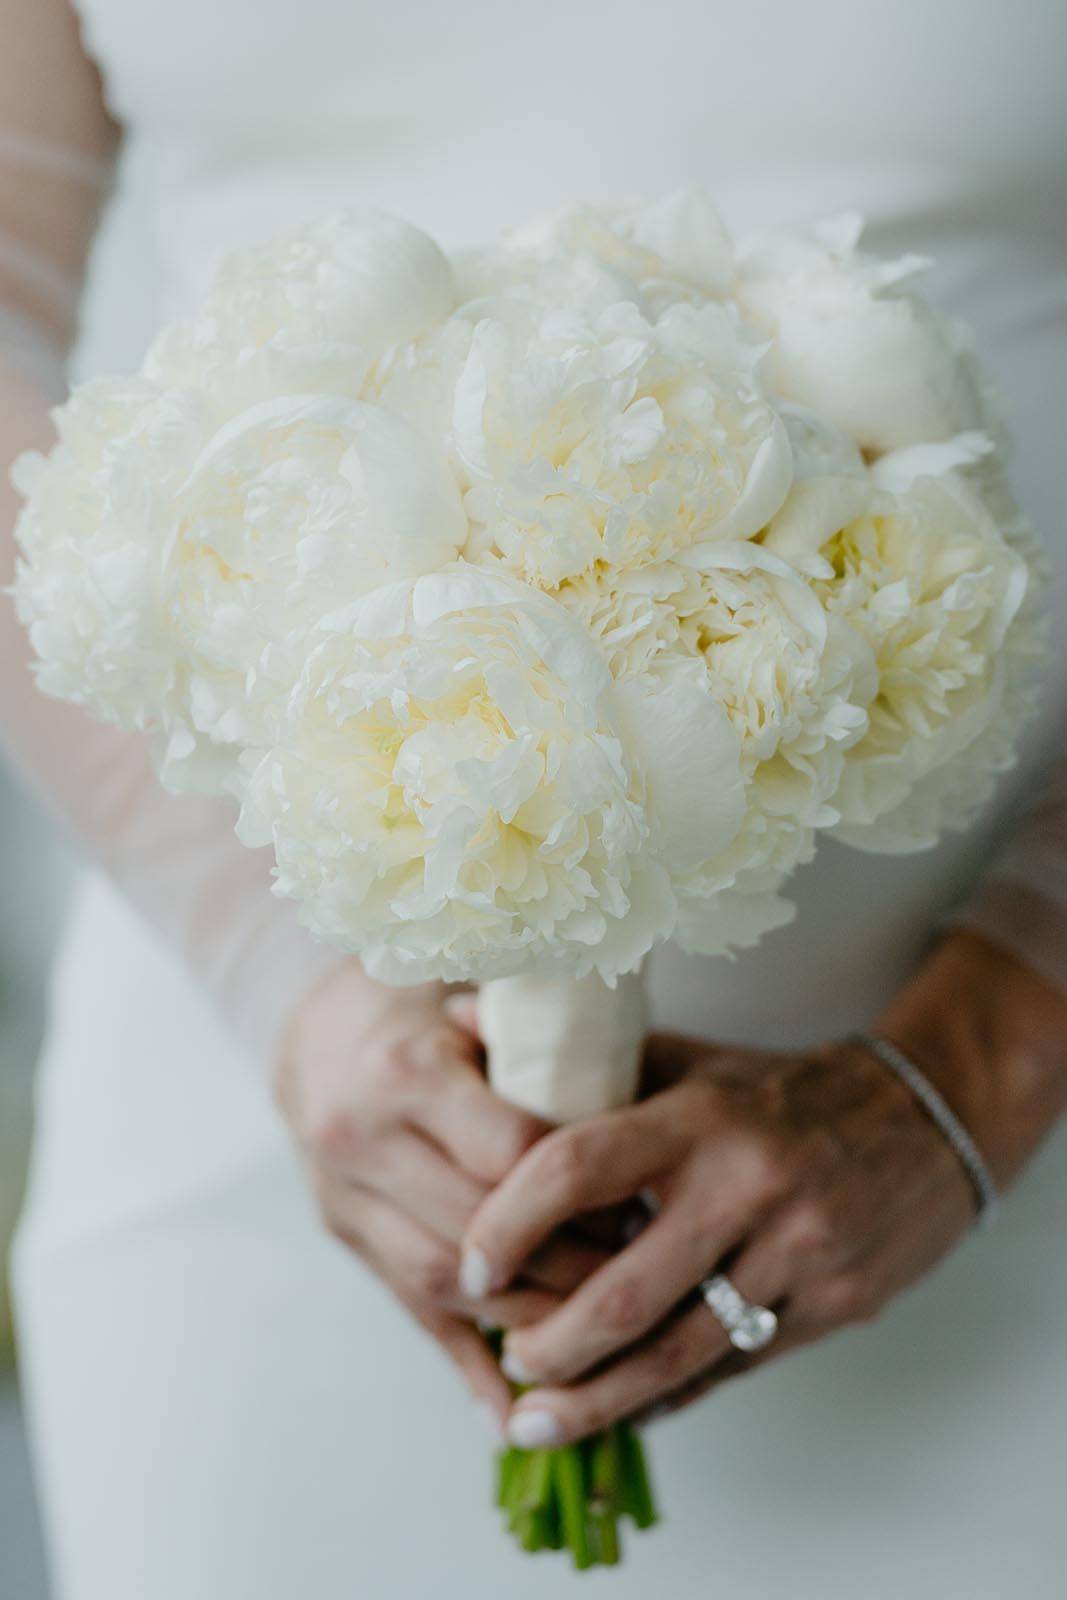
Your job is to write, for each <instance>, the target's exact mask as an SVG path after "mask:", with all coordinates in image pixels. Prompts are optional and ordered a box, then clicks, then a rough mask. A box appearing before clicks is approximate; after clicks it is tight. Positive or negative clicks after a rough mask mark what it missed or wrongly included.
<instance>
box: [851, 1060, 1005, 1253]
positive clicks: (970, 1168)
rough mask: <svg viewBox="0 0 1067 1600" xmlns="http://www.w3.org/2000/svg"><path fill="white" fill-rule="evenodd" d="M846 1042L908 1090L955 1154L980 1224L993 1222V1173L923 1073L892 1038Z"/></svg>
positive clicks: (996, 1200) (996, 1203)
mask: <svg viewBox="0 0 1067 1600" xmlns="http://www.w3.org/2000/svg"><path fill="white" fill-rule="evenodd" d="M845 1042H846V1044H856V1045H862V1047H863V1048H864V1049H865V1050H868V1051H869V1052H870V1054H871V1055H872V1056H874V1057H876V1059H877V1060H879V1061H880V1062H881V1063H882V1065H883V1067H888V1068H889V1070H890V1072H892V1073H894V1074H895V1076H896V1077H898V1078H899V1079H900V1081H901V1083H903V1084H904V1086H905V1088H907V1089H910V1090H911V1092H912V1094H913V1095H914V1096H915V1098H916V1100H918V1102H919V1104H920V1105H921V1106H922V1108H923V1110H924V1111H925V1112H926V1114H927V1116H928V1117H929V1118H930V1120H931V1122H933V1124H934V1126H935V1127H936V1128H937V1129H938V1131H939V1132H940V1133H941V1134H942V1136H943V1137H944V1138H945V1139H946V1140H947V1142H948V1143H949V1145H950V1146H951V1147H952V1149H953V1150H954V1151H955V1153H956V1155H957V1157H958V1158H959V1161H960V1164H961V1165H962V1167H963V1170H964V1171H965V1172H966V1174H967V1176H968V1178H969V1179H970V1181H971V1187H972V1188H973V1190H974V1197H975V1200H976V1202H977V1204H978V1221H979V1223H980V1224H982V1225H987V1224H988V1223H990V1222H992V1221H993V1219H994V1217H995V1216H996V1214H997V1210H998V1209H999V1206H1000V1196H999V1195H998V1193H997V1186H996V1184H995V1183H994V1182H993V1174H992V1173H991V1172H990V1170H989V1168H988V1167H987V1166H986V1163H985V1158H984V1156H983V1155H982V1152H981V1151H980V1150H979V1148H978V1146H977V1145H976V1144H975V1142H974V1140H973V1139H972V1138H971V1136H970V1134H969V1133H968V1132H967V1129H966V1128H965V1127H964V1126H963V1123H962V1122H961V1121H960V1119H959V1117H957V1115H956V1113H955V1112H954V1111H953V1109H952V1107H951V1106H950V1105H949V1103H948V1101H947V1100H946V1099H945V1097H944V1096H943V1095H942V1093H941V1091H940V1090H939V1089H935V1087H934V1085H933V1084H932V1083H931V1082H930V1080H929V1078H928V1077H927V1076H926V1074H925V1072H921V1071H920V1070H919V1068H918V1067H917V1066H916V1065H915V1063H914V1061H912V1060H911V1059H910V1058H909V1057H908V1056H906V1055H905V1054H904V1052H903V1050H901V1049H900V1047H899V1045H895V1044H894V1043H893V1041H892V1040H891V1039H883V1038H881V1037H880V1036H879V1035H877V1034H873V1033H853V1034H850V1035H849V1037H848V1039H847V1040H846V1041H845Z"/></svg>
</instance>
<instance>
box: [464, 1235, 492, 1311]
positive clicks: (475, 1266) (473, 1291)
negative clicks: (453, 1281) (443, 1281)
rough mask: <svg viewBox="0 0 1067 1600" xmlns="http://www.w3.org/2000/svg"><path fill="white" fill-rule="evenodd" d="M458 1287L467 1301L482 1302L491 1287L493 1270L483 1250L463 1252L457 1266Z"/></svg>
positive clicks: (472, 1248)
mask: <svg viewBox="0 0 1067 1600" xmlns="http://www.w3.org/2000/svg"><path fill="white" fill-rule="evenodd" d="M459 1286H460V1288H461V1289H462V1291H463V1293H464V1294H465V1295H466V1296H467V1299H468V1300H484V1299H485V1297H486V1295H487V1294H488V1293H489V1291H490V1289H491V1288H492V1287H493V1268H492V1264H491V1262H490V1260H489V1257H488V1256H487V1255H486V1253H485V1251H484V1250H479V1249H478V1248H477V1246H476V1245H475V1246H472V1247H471V1249H469V1250H466V1251H464V1253H463V1259H462V1261H461V1262H460V1264H459Z"/></svg>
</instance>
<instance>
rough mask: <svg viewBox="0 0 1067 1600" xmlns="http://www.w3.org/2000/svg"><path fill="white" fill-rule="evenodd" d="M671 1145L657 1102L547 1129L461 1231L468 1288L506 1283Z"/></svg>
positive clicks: (671, 1151)
mask: <svg viewBox="0 0 1067 1600" xmlns="http://www.w3.org/2000/svg"><path fill="white" fill-rule="evenodd" d="M664 1099H666V1096H665V1097H664ZM677 1148H678V1140H677V1137H676V1136H675V1135H674V1134H673V1133H672V1132H671V1131H670V1129H669V1126H668V1121H667V1119H666V1118H664V1117H663V1115H662V1113H661V1109H660V1106H658V1105H657V1106H654V1105H652V1104H648V1105H643V1106H635V1107H629V1108H627V1109H626V1110H624V1111H613V1112H609V1113H608V1114H607V1115H606V1116H602V1117H593V1118H591V1119H590V1120H589V1121H587V1122H579V1123H574V1124H572V1125H571V1126H570V1127H566V1128H559V1129H557V1130H556V1132H554V1133H550V1134H548V1135H547V1136H546V1137H545V1138H543V1139H541V1140H540V1141H539V1142H538V1143H537V1144H535V1145H534V1146H533V1148H532V1149H531V1150H530V1151H528V1152H527V1154H526V1155H525V1156H524V1157H523V1158H522V1160H521V1161H520V1162H519V1163H518V1165H517V1166H516V1167H515V1168H514V1170H513V1171H511V1172H510V1173H509V1174H508V1175H507V1177H506V1178H504V1179H503V1181H502V1182H501V1183H500V1184H499V1186H498V1187H497V1188H496V1189H494V1190H493V1191H492V1193H491V1194H490V1195H488V1196H487V1198H486V1199H485V1201H484V1202H483V1204H482V1205H481V1207H480V1208H479V1210H478V1211H477V1213H476V1215H475V1217H474V1220H473V1222H472V1223H471V1225H470V1227H469V1228H468V1229H467V1232H466V1234H465V1236H464V1239H463V1281H464V1284H465V1285H466V1287H467V1289H468V1292H469V1293H476V1292H477V1291H478V1289H479V1288H481V1289H482V1290H483V1291H485V1290H488V1289H489V1288H491V1287H499V1286H501V1285H503V1284H505V1283H507V1282H509V1281H510V1279H511V1278H512V1277H514V1275H515V1273H516V1272H517V1271H518V1270H519V1268H520V1266H521V1265H522V1263H523V1261H524V1260H525V1259H526V1257H527V1256H529V1255H531V1254H532V1252H533V1251H534V1250H536V1249H537V1248H538V1247H539V1246H540V1245H542V1244H543V1243H544V1242H545V1240H546V1239H547V1238H549V1236H550V1235H551V1234H552V1233H554V1232H555V1230H556V1229H557V1228H558V1227H560V1226H561V1225H562V1224H563V1223H565V1222H568V1221H569V1220H570V1219H571V1218H572V1217H576V1216H579V1215H580V1214H581V1213H582V1212H585V1211H593V1210H597V1209H599V1208H600V1207H603V1206H609V1205H614V1204H616V1203H617V1202H618V1201H620V1200H627V1199H629V1198H630V1196H631V1195H633V1194H635V1193H636V1192H637V1191H638V1190H639V1189H641V1188H642V1187H644V1186H645V1185H646V1184H648V1183H649V1182H651V1180H652V1178H653V1177H654V1176H655V1175H656V1174H657V1173H658V1172H661V1171H662V1170H663V1169H664V1168H665V1167H666V1166H667V1165H668V1164H669V1163H670V1162H671V1158H672V1157H673V1156H674V1155H675V1153H676V1151H677Z"/></svg>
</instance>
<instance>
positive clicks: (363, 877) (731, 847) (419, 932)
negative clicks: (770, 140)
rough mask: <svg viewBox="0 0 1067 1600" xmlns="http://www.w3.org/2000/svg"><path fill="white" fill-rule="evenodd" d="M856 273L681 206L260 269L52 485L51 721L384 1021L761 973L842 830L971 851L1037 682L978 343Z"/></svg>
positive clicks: (39, 550)
mask: <svg viewBox="0 0 1067 1600" xmlns="http://www.w3.org/2000/svg"><path fill="white" fill-rule="evenodd" d="M858 237H859V229H858V224H857V223H856V222H855V220H854V219H852V218H841V219H836V220H834V221H833V222H830V223H826V224H823V225H821V226H819V227H817V228H814V229H812V230H809V231H794V232H776V233H766V234H762V235H760V236H758V237H756V238H752V239H749V240H742V241H740V242H739V243H738V244H737V245H736V246H735V244H734V242H733V241H732V240H731V239H730V237H729V235H728V234H727V232H726V230H725V228H724V227H723V224H722V222H721V221H720V219H719V218H718V216H717V214H716V213H715V211H714V210H713V208H712V207H711V206H710V204H709V203H708V201H707V200H706V198H705V197H704V196H703V195H701V194H699V193H694V192H683V193H679V194H676V195H672V196H669V197H668V198H667V199H665V200H662V201H660V202H658V203H656V204H655V205H651V206H645V207H637V206H634V207H630V208H620V209H615V210H612V211H607V210H597V209H594V208H590V207H583V208H578V209H575V210H570V211H566V212H561V213H559V214H556V215H554V216H550V217H547V218H540V219H537V220H536V221H535V222H533V223H530V224H527V225H525V226H523V227H522V228H519V229H516V230H514V231H513V232H512V233H510V234H508V235H506V236H504V238H503V239H502V240H500V241H499V242H498V243H496V244H495V245H493V246H492V247H489V248H487V249H484V250H481V251H478V252H475V253H473V254H471V255H468V256H466V257H463V258H459V259H457V260H456V261H454V262H450V261H449V260H448V259H446V257H445V256H444V255H443V254H442V253H441V251H440V250H439V249H438V247H437V246H436V245H435V244H434V243H433V241H432V240H430V239H428V238H427V237H426V236H425V235H424V234H422V233H420V232H419V231H418V230H417V229H415V228H413V227H411V226H409V225H408V224H406V223H402V222H399V221H397V220H395V219H393V218H390V217H387V216H383V215H381V214H379V213H367V214H357V213H351V214H342V215H336V216H331V217H328V218H325V219H322V220H321V221H319V222H316V223H314V224H311V225H309V226H306V227H304V228H300V229H297V230H295V231H293V232H291V233H289V234H287V235H285V236H284V237H282V238H280V239H277V240H274V241H271V242H270V243H268V244H266V245H265V246H263V247H261V248H259V249H253V250H249V251H244V252H242V253H240V254H239V255H236V256H234V257H232V258H231V259H230V260H229V261H228V262H227V263H226V264H225V265H224V266H223V268H222V270H221V272H220V274H219V277H218V279H217V281H216V283H215V285H214V287H213V289H212V291H211V294H210V296H209V297H208V299H207V301H206V302H205V304H204V305H203V306H202V307H201V308H200V309H199V310H198V311H197V312H196V314H195V315H193V316H192V317H190V318H188V319H187V320H186V321H184V322H182V323H179V324H176V325H175V326H174V327H172V328H169V329H167V330H166V331H165V332H164V333H163V334H162V335H161V336H160V337H159V339H158V340H157V341H156V343H155V345H154V346H153V348H152V350H151V351H150V352H149V355H148V357H147V358H146V361H145V365H144V369H143V372H142V374H141V375H140V376H139V377H137V378H134V379H128V380H105V381H98V382H95V383H92V384H88V385H86V386H84V387H83V388H81V389H79V390H77V391H76V392H75V393H74V395H73V396H72V397H71V399H70V401H69V402H68V404H67V405H66V406H65V407H63V408H61V409H60V411H59V412H58V413H57V426H58V432H59V442H58V444H57V446H56V448H55V450H54V451H53V453H52V455H51V456H50V457H49V458H47V459H43V458H41V457H26V458H24V459H23V461H22V462H21V463H20V464H19V466H18V469H17V481H18V484H19V487H20V488H21V490H22V491H23V493H24V495H25V497H26V502H27V503H26V506H25V509H24V511H23V514H22V517H21V520H20V524H19V530H18V532H19V539H20V543H21V549H22V562H21V567H20V573H19V579H18V586H17V597H18V603H19V606H20V610H21V613H22V615H23V617H24V618H25V620H26V622H27V623H28V625H29V627H30V629H31V633H32V638H33V643H34V646H35V649H36V652H37V655H38V658H39V664H38V669H37V670H38V674H39V680H40V683H41V686H42V688H44V689H45V690H46V691H47V692H49V693H51V694H56V695H61V696H65V697H67V698H69V699H72V700H76V701H78V702H79V703H81V704H83V705H85V706H87V707H88V708H89V709H91V710H92V711H94V712H95V713H96V714H97V715H100V716H102V717H105V718H108V719H110V720H112V721H115V722H118V723H119V724H121V725H122V726H124V727H128V728H135V729H143V730H148V731H150V732H151V733H152V735H153V737H154V739H155V746H156V750H157V756H158V761H159V767H160V772H161V776H162V777H163V780H164V782H166V783H167V784H168V785H169V786H171V787H174V788H181V787H187V786H190V785H194V784H195V785H199V786H202V787H208V788H213V789H218V790H224V791H226V792H229V793H231V794H233V795H234V796H235V798H236V800H237V802H238V803H239V805H240V821H239V829H240V833H241V836H242V837H243V838H244V839H245V841H246V842H247V843H249V844H256V845H269V846H271V847H273V850H274V853H275V857H276V864H277V865H276V888H277V890H278V892H279V893H282V894H285V895H289V896H292V897H294V898H295V899H296V900H298V901H299V902H300V904H301V908H302V915H303V917H304V920H305V922H306V923H307V925H308V927H309V928H311V929H312V931H313V932H315V933H316V934H317V935H318V936H319V937H321V938H324V939H327V940H329V941H331V942H333V943H335V944H337V945H338V946H340V947H341V948H343V949H346V950H349V951H352V952H358V953H360V954H361V955H362V957H363V959H364V961H365V962H366V964H367V965H368V967H369V968H370V970H372V971H373V972H375V973H376V974H378V975H379V976H381V977H383V978H385V979H387V980H388V981H391V982H400V983H404V982H417V981H421V980H423V979H426V978H430V977H445V978H450V979H458V978H463V979H485V978H492V977H500V976H505V975H507V974H510V973H517V972H522V971H530V970H536V971H543V972H550V973H553V974H556V975H568V974H569V975H576V976H577V975H582V974H584V973H587V972H591V971H596V972H599V973H600V974H601V975H602V976H603V977H604V978H606V979H607V980H608V981H609V982H610V981H613V980H614V979H615V978H616V977H617V976H618V975H620V974H622V973H625V972H628V971H632V970H634V969H635V968H636V967H637V966H638V965H639V964H640V961H641V960H642V958H643V956H644V955H645V954H646V952H647V951H648V950H649V949H650V948H651V947H652V946H653V945H654V944H656V943H658V942H660V941H662V940H665V939H668V938H675V939H677V940H679V941H680V942H681V943H682V944H683V945H685V946H686V947H687V948H689V949H691V950H694V951H700V952H707V953H716V952H723V951H728V950H730V949H732V948H738V947H741V946H744V945H746V944H750V943H752V942H754V941H755V940H756V939H758V938H759V937H760V936H761V935H762V934H763V933H765V932H766V931H767V930H768V929H770V928H772V927H774V926H776V925H778V924H780V923H781V922H783V921H786V920H788V917H789V915H790V907H789V903H788V901H787V899H785V898H784V896H783V893H782V891H783V887H784V885H785V883H786V881H787V879H788V877H789V875H790V873H791V872H792V871H793V870H794V869H795V868H796V867H797V865H798V864H799V863H801V862H803V861H806V860H808V859H810V857H811V855H812V853H813V851H814V848H815V843H816V839H817V836H818V835H819V833H820V832H822V831H832V832H833V833H834V834H835V835H836V836H837V837H839V838H841V839H843V840H845V841H846V842H848V843H851V844H855V845H857V846H860V847H862V848H867V849H876V850H907V849H919V848H923V847H924V846H927V845H929V844H931V843H932V842H933V841H934V840H935V839H936V838H937V837H938V835H939V834H940V832H941V831H942V830H943V829H944V828H945V827H951V826H961V825H963V824H964V823H965V822H966V821H967V820H968V819H969V817H970V815H971V814H972V813H973V810H974V808H975V807H976V806H977V805H979V804H981V803H982V802H983V800H984V799H985V798H986V797H987V795H988V793H989V790H990V788H991V785H992V783H993V780H994V778H995V776H996V774H997V773H998V772H999V771H1001V770H1003V768H1004V767H1005V766H1006V765H1008V764H1009V763H1010V760H1011V755H1012V750H1013V748H1014V745H1015V742H1016V740H1017V738H1018V733H1019V727H1020V724H1021V722H1022V721H1023V719H1024V717H1025V715H1026V712H1027V710H1028V707H1029V701H1030V698H1031V693H1032V691H1031V683H1032V679H1033V676H1034V673H1033V667H1034V662H1035V660H1036V659H1037V658H1038V656H1039V654H1040V649H1039V629H1038V627H1037V624H1036V622H1035V620H1034V611H1035V583H1034V573H1035V570H1036V563H1035V558H1034V555H1033V553H1032V550H1031V548H1030V545H1029V543H1028V539H1027V536H1026V533H1025V529H1024V528H1023V526H1022V524H1021V523H1020V522H1019V519H1018V516H1017V513H1016V512H1015V509H1014V507H1013V506H1012V504H1011V501H1010V497H1009V495H1008V494H1007V491H1006V489H1005V488H1004V481H1003V476H1002V472H1001V463H1000V460H999V450H1000V445H1001V443H1002V440H1001V438H1000V435H999V433H998V432H997V429H996V425H995V419H994V414H993V411H992V409H991V404H990V400H989V397H988V392H987V389H986V386H985V384H984V381H983V380H982V378H981V376H980V374H979V373H978V370H977V367H976V364H975V362H974V358H973V355H972V353H971V351H970V349H969V346H968V343H967V339H966V336H965V334H964V333H963V332H962V331H961V330H960V329H959V328H958V327H957V326H956V325H954V324H952V323H950V322H948V321H947V320H946V319H944V318H943V317H941V316H939V315H938V314H937V313H935V312H934V311H933V310H932V309H931V308H930V307H929V306H927V305H926V304H925V303H924V302H923V301H922V300H921V299H919V298H918V297H917V296H916V295H915V294H914V292H913V290H912V287H911V281H912V278H913V276H914V274H915V272H916V270H917V268H918V266H919V265H921V263H919V262H917V261H916V260H915V259H912V258H909V259H907V260H905V261H903V262H895V263H886V262H881V261H877V260H874V259H873V258H870V257H868V256H866V255H864V254H863V253H862V252H861V251H860V250H859V249H858V248H857V245H858Z"/></svg>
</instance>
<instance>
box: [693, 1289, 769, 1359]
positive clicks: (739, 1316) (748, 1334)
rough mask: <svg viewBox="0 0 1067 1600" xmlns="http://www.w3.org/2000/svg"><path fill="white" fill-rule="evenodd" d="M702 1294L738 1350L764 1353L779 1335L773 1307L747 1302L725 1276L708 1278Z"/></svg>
mask: <svg viewBox="0 0 1067 1600" xmlns="http://www.w3.org/2000/svg"><path fill="white" fill-rule="evenodd" d="M700 1293H701V1295H702V1296H703V1298H704V1304H705V1305H706V1306H707V1308H708V1310H709V1311H710V1312H711V1313H712V1315H713V1316H715V1317H716V1318H717V1319H718V1320H719V1322H721V1323H722V1326H723V1328H724V1329H725V1330H726V1336H727V1338H728V1339H729V1341H730V1343H731V1344H732V1345H733V1347H734V1349H735V1350H743V1351H744V1352H745V1354H746V1355H751V1354H753V1353H754V1352H755V1351H757V1350H763V1349H764V1348H765V1347H766V1346H767V1345H769V1344H770V1342H771V1340H772V1339H773V1338H774V1336H775V1334H776V1333H777V1332H778V1318H777V1317H776V1316H775V1314H774V1312H773V1311H772V1310H771V1308H770V1307H769V1306H757V1305H753V1303H752V1301H751V1300H746V1299H745V1297H744V1295H743V1294H742V1293H741V1291H740V1289H736V1288H735V1287H734V1285H733V1284H732V1283H731V1282H730V1280H729V1278H728V1277H726V1275H725V1274H724V1273H722V1272H717V1273H715V1275H714V1277H711V1278H705V1279H704V1282H703V1283H702V1284H701V1285H700Z"/></svg>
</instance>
